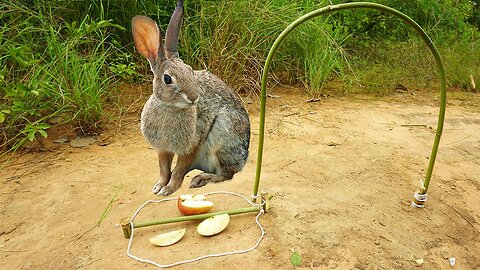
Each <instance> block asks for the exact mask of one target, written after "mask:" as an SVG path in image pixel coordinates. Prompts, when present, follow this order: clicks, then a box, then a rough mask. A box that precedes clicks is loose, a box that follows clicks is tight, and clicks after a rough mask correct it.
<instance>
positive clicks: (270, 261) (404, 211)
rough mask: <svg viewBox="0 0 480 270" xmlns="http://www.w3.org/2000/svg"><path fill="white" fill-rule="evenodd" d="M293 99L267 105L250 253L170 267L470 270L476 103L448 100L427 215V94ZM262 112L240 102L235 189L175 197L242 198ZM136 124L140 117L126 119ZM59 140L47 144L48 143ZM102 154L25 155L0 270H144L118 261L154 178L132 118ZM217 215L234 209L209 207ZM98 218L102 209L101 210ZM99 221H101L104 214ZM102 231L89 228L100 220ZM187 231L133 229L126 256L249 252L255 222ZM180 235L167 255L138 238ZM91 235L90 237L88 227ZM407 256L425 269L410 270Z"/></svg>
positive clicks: (12, 189) (2, 213)
mask: <svg viewBox="0 0 480 270" xmlns="http://www.w3.org/2000/svg"><path fill="white" fill-rule="evenodd" d="M293 92H295V91H287V90H278V91H277V93H276V94H278V95H280V96H281V98H280V99H269V101H268V107H269V110H268V113H267V134H266V144H265V154H264V163H263V164H264V165H263V174H262V181H261V188H262V189H267V190H268V191H269V192H270V193H271V194H273V195H274V199H273V200H272V206H273V209H272V211H271V212H270V213H269V214H266V215H264V216H262V217H261V223H262V224H263V225H264V226H265V229H266V236H265V239H264V240H263V241H262V242H261V244H260V246H259V247H258V248H257V249H256V250H254V251H253V252H250V253H246V254H243V255H232V256H227V257H221V258H213V259H207V260H202V261H200V262H196V263H192V264H187V265H184V266H179V267H176V268H177V269H292V268H293V266H292V265H291V264H290V262H289V256H290V253H291V249H292V248H294V249H295V250H297V251H298V252H299V253H300V254H301V255H302V256H303V264H302V266H301V268H304V269H309V268H315V269H413V268H417V269H451V267H450V265H449V263H448V258H449V257H455V258H456V265H455V267H454V269H480V255H479V254H480V237H479V236H480V234H479V230H480V197H479V192H480V110H479V107H478V104H479V102H478V101H479V100H480V98H479V97H478V95H460V97H458V96H457V97H455V98H453V99H451V100H450V101H449V104H448V108H447V118H446V122H445V130H444V136H443V137H442V142H441V146H440V151H439V155H438V159H437V163H436V167H435V170H434V174H433V178H432V183H431V185H430V190H429V196H430V197H429V199H428V202H427V207H426V208H425V209H413V208H412V207H410V202H411V200H412V195H413V193H414V192H415V190H416V189H417V188H418V186H419V179H420V178H421V177H422V176H424V172H425V170H426V167H427V163H428V157H429V155H430V150H431V145H432V143H433V138H434V130H435V127H436V120H437V111H438V107H437V101H436V100H437V97H435V96H434V95H433V94H428V95H422V96H412V95H411V94H408V93H405V94H398V95H396V96H391V97H388V98H371V97H349V98H327V99H323V100H321V101H320V102H314V103H306V102H305V100H306V98H305V97H304V96H303V95H299V94H298V93H293ZM257 106H258V104H256V103H253V104H249V110H250V113H251V119H252V143H251V154H250V157H249V161H248V163H247V165H246V167H245V169H244V170H243V171H242V172H241V173H238V174H237V175H236V176H235V177H234V179H233V180H232V181H227V182H224V183H220V184H209V185H207V186H205V187H203V188H201V189H199V190H190V189H189V188H188V184H189V182H190V180H191V178H192V175H195V173H197V172H192V173H190V174H189V175H188V177H187V178H186V180H185V183H184V185H183V187H182V188H181V190H180V191H179V192H178V193H176V194H174V196H176V195H178V194H184V193H192V192H196V193H206V192H210V191H218V190H227V191H235V192H238V193H241V194H244V195H246V196H250V195H251V193H252V186H253V179H254V175H255V164H256V160H255V159H256V152H257V151H256V149H257V140H258V132H257V127H258V109H256V108H257ZM136 119H138V118H136ZM52 139H56V138H52ZM112 140H113V141H112V143H109V144H108V143H107V145H106V146H99V145H91V146H88V147H84V148H72V147H70V146H69V145H68V144H65V145H63V146H52V147H48V151H46V152H37V153H30V154H22V155H18V156H16V157H14V159H13V161H12V162H11V163H10V164H9V165H8V166H7V167H6V168H3V169H2V171H1V172H0V205H1V210H0V217H1V218H0V269H154V267H153V266H150V265H146V264H143V263H139V262H136V261H135V260H133V259H130V258H128V257H127V256H126V254H125V252H126V248H127V240H126V239H124V237H123V234H122V231H121V229H120V228H119V227H118V226H117V225H118V223H119V221H120V219H121V218H124V217H129V216H131V215H132V214H133V213H134V211H135V210H136V209H137V208H138V207H139V206H140V205H141V204H142V203H143V202H144V201H146V200H149V199H155V198H157V197H156V196H154V195H153V194H152V193H151V192H150V189H151V186H152V185H153V183H154V179H155V178H156V175H157V173H158V171H157V160H156V155H155V153H154V151H153V150H151V149H150V148H148V146H147V144H146V143H145V141H144V140H143V138H142V137H141V135H140V132H139V130H138V120H135V121H133V122H130V123H129V124H128V125H124V126H123V130H122V132H118V133H117V134H116V135H115V136H114V137H113V139H112ZM211 200H212V201H214V202H215V203H216V205H215V208H216V210H220V209H227V208H236V207H240V206H244V205H245V203H244V202H242V201H241V200H238V199H235V198H233V197H230V196H225V195H218V196H213V197H211ZM106 210H108V211H106ZM104 213H106V216H105V217H104V219H101V217H102V215H103V214H104ZM173 215H177V211H176V209H175V204H174V203H164V204H160V205H154V206H151V207H149V208H148V209H146V211H144V212H142V213H141V215H140V216H139V217H138V220H144V219H151V218H155V217H157V218H158V217H164V216H173ZM99 221H101V223H100V224H99V225H98V226H95V225H96V224H97V222H99ZM196 224H197V223H196V222H190V223H183V224H175V225H165V226H157V227H150V228H144V229H139V230H138V234H137V236H138V238H136V239H135V241H134V245H133V252H134V253H135V254H137V255H142V256H144V257H146V258H149V259H154V260H156V261H157V262H159V263H165V264H166V263H172V262H175V261H177V260H182V259H189V258H192V257H196V256H200V255H203V254H208V253H212V252H222V251H230V250H235V249H244V248H247V247H250V246H252V245H253V244H254V242H255V241H256V239H257V237H258V235H259V230H258V228H257V227H256V225H255V223H254V215H253V214H246V215H242V216H234V217H232V220H231V224H230V225H229V227H228V228H227V230H226V231H225V232H224V233H222V234H220V235H218V236H215V237H213V238H203V237H199V236H198V235H196V234H195V225H196ZM182 226H183V227H187V234H186V236H185V238H184V239H182V241H180V242H179V243H177V244H176V245H174V246H171V247H169V248H158V247H153V246H152V245H150V243H149V242H148V241H147V239H148V238H149V237H151V236H153V235H155V234H157V233H160V232H162V231H164V230H169V229H172V228H178V227H182ZM89 228H92V229H91V230H89ZM415 259H423V260H424V262H423V264H422V265H421V266H416V263H415V262H414V260H415Z"/></svg>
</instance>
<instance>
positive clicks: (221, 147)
mask: <svg viewBox="0 0 480 270" xmlns="http://www.w3.org/2000/svg"><path fill="white" fill-rule="evenodd" d="M182 17H183V1H182V0H179V1H178V2H177V7H176V9H175V11H174V13H173V15H172V17H171V19H170V23H169V25H168V28H167V32H166V36H165V44H164V43H163V42H162V39H161V37H160V32H159V29H158V26H157V24H156V23H155V22H154V21H153V20H151V19H150V18H148V17H145V16H135V17H134V18H133V19H132V32H133V38H134V40H135V46H136V48H137V50H138V51H139V52H140V53H141V54H142V55H143V56H145V57H146V58H147V59H148V61H149V62H150V67H151V69H152V72H153V74H154V79H153V93H152V95H151V96H150V98H149V99H148V101H147V102H146V103H145V106H144V107H143V111H142V116H141V130H142V133H143V136H144V137H145V138H146V140H147V141H148V142H149V143H150V144H151V145H152V146H153V147H154V148H155V149H156V150H157V153H158V160H159V166H160V177H159V178H158V181H157V182H156V183H155V185H154V186H153V189H152V191H153V193H155V194H157V195H169V194H172V193H173V192H175V191H177V190H178V189H179V188H180V186H181V185H182V182H183V178H184V177H185V175H186V174H187V173H188V172H189V171H190V170H193V169H199V170H202V171H203V173H200V174H199V175H197V176H195V177H194V178H193V179H192V182H191V184H190V187H192V188H197V187H201V186H204V185H205V184H207V183H208V182H221V181H225V180H229V179H232V177H233V175H234V174H235V173H237V172H238V171H240V170H241V169H242V168H243V166H244V165H245V162H246V160H247V157H248V146H249V143H250V122H249V119H248V114H247V111H246V110H245V108H244V107H243V104H242V101H241V100H240V98H239V96H238V95H237V94H236V93H235V92H234V91H233V90H232V89H231V88H230V87H229V86H228V85H227V84H225V83H224V82H223V81H222V80H221V79H219V78H218V77H217V76H215V75H213V74H211V73H210V72H208V71H206V70H200V71H196V70H195V71H194V70H193V69H192V68H191V67H190V66H189V65H186V64H185V63H183V61H182V60H180V58H179V57H178V52H177V44H178V34H179V32H180V27H181V24H182ZM174 155H177V156H178V157H177V164H176V166H175V168H174V169H173V171H172V170H171V167H172V160H173V157H174Z"/></svg>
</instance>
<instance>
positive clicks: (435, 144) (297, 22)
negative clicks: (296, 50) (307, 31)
mask: <svg viewBox="0 0 480 270" xmlns="http://www.w3.org/2000/svg"><path fill="white" fill-rule="evenodd" d="M360 8H366V9H375V10H378V11H383V12H387V13H390V14H392V15H394V16H396V17H398V18H400V19H401V20H402V21H403V22H405V23H406V24H408V25H410V26H411V27H413V28H414V29H415V31H416V32H417V34H419V35H420V36H421V38H422V39H423V41H424V42H425V43H426V45H427V46H428V48H429V49H430V51H431V52H432V54H433V57H434V58H435V61H436V64H437V67H438V75H439V77H440V83H441V94H440V111H439V114H438V123H437V131H436V135H435V140H434V142H433V147H432V152H431V155H430V160H429V164H428V169H427V174H426V176H425V181H424V183H423V187H422V189H421V190H420V194H426V193H427V190H428V185H429V184H430V179H431V177H432V171H433V166H434V165H435V159H436V157H437V151H438V146H439V144H440V137H441V136H442V131H443V123H444V119H445V105H446V92H447V91H446V88H447V87H446V79H445V70H444V67H443V63H442V59H441V57H440V54H439V53H438V50H437V48H436V47H435V45H434V44H433V42H432V40H431V39H430V37H429V36H428V35H427V33H425V31H424V30H423V29H422V27H420V26H419V25H418V24H417V23H416V22H415V21H414V20H412V19H411V18H410V17H408V16H407V15H405V14H403V13H401V12H400V11H397V10H395V9H393V8H390V7H387V6H384V5H381V4H376V3H368V2H355V3H346V4H339V5H330V6H326V7H324V8H320V9H317V10H315V11H312V12H310V13H308V14H305V15H303V16H301V17H300V18H298V19H297V20H295V21H294V22H292V23H291V24H290V25H288V26H287V28H285V30H283V32H282V33H281V34H280V35H279V36H278V37H277V39H276V40H275V42H274V43H273V45H272V47H271V48H270V51H269V53H268V56H267V60H266V62H265V66H264V68H263V73H262V85H261V95H260V126H259V136H258V153H257V168H256V176H255V184H254V187H253V197H254V198H256V197H257V194H258V189H259V185H260V175H261V171H262V158H263V143H264V137H265V107H266V100H267V94H266V93H267V90H266V89H267V79H268V72H269V70H270V65H271V63H272V59H273V56H274V54H275V52H276V51H277V48H278V46H279V45H280V44H281V43H282V41H283V40H284V39H285V37H286V36H287V35H288V34H289V33H290V32H291V31H292V30H294V29H295V28H297V27H298V26H299V25H301V24H302V23H304V22H306V21H308V20H310V19H313V18H315V17H318V16H320V15H324V14H328V13H332V12H335V11H339V10H347V9H360Z"/></svg>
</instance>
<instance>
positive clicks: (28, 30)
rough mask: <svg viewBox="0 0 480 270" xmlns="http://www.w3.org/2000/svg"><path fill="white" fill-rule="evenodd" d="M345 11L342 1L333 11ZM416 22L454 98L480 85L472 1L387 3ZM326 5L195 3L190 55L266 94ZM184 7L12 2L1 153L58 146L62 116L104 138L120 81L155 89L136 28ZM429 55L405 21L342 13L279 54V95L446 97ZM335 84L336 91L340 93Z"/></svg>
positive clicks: (4, 12)
mask: <svg viewBox="0 0 480 270" xmlns="http://www.w3.org/2000/svg"><path fill="white" fill-rule="evenodd" d="M332 2H333V3H334V4H336V3H340V2H341V1H340V0H334V1H332ZM376 2H380V3H384V4H388V5H390V6H392V7H394V8H397V9H399V10H400V11H402V12H404V13H406V14H407V15H410V16H411V17H412V18H413V19H415V20H416V21H417V22H418V23H419V24H420V25H422V26H423V27H424V28H425V29H426V30H427V32H428V33H429V34H430V35H431V36H432V38H433V41H434V43H435V44H436V45H437V47H438V48H439V49H440V52H441V53H442V56H443V59H444V62H445V67H446V72H447V80H448V85H449V87H453V88H459V89H463V90H466V91H470V90H472V84H471V83H470V81H471V79H470V77H473V78H474V81H475V82H476V85H477V88H478V85H479V84H480V70H479V69H480V65H478V59H480V45H479V44H480V35H479V31H478V28H479V27H480V17H479V16H478V14H479V13H480V6H478V5H474V4H473V2H471V1H467V0H458V1H446V2H445V1H439V0H421V1H401V0H392V1H386V0H378V1H376ZM328 3H330V1H326V0H299V1H287V0H262V1H247V0H238V1H233V0H226V1H213V0H200V1H185V10H186V12H185V18H184V25H183V28H182V31H181V35H180V44H179V49H180V56H181V58H182V59H183V60H184V61H185V62H186V63H188V64H190V65H192V66H193V67H194V68H196V69H204V68H207V69H209V70H211V71H212V72H213V73H215V74H217V75H218V76H220V77H221V78H222V79H224V80H225V81H226V82H227V83H228V84H229V85H231V86H232V87H233V88H234V89H235V90H236V91H238V92H242V93H247V94H252V93H253V94H254V93H258V90H259V88H260V74H261V72H262V67H263V65H264V61H265V58H266V56H267V53H268V51H269V49H270V46H271V45H272V44H273V42H274V40H275V38H276V37H277V36H278V35H279V34H280V32H281V31H282V30H283V29H284V28H285V27H286V26H287V25H288V24H289V23H290V22H292V21H293V20H295V19H297V18H298V17H299V16H301V15H304V14H305V13H307V12H309V11H313V10H315V9H317V8H320V7H323V6H325V5H327V4H328ZM174 7H175V0H156V1H154V0H144V1H109V0H99V1H53V0H48V1H40V0H34V1H26V0H25V1H13V0H7V1H3V2H2V3H0V25H1V28H0V149H2V150H4V149H7V150H8V149H10V150H15V149H18V148H19V147H20V146H21V145H22V144H23V143H25V142H26V141H29V140H34V139H35V138H37V137H38V136H47V135H48V131H49V130H50V126H49V124H48V120H49V119H50V118H51V117H53V116H61V117H63V119H64V122H67V123H69V124H71V125H72V127H73V128H76V129H77V130H79V131H80V132H84V133H88V132H95V131H97V130H98V129H99V128H101V127H102V125H103V123H104V121H105V119H106V118H107V117H108V115H106V112H105V107H106V106H109V107H112V106H115V103H116V102H117V101H116V100H117V96H116V93H115V87H114V85H115V83H116V82H117V81H119V80H125V81H130V82H132V81H133V82H135V81H139V80H142V81H144V82H146V83H148V82H149V80H150V79H151V74H150V70H149V68H148V64H147V62H146V60H144V59H143V58H142V57H141V56H140V55H139V54H138V53H136V52H135V50H134V46H133V43H132V37H131V34H130V31H131V29H130V21H131V18H132V17H133V16H135V15H137V14H143V15H147V16H150V17H152V18H153V19H154V20H156V21H157V22H159V24H160V28H161V29H162V33H165V29H166V26H167V24H168V21H169V17H170V15H171V13H172V11H173V9H174ZM435 72H436V71H435V67H434V62H433V59H432V57H431V56H430V54H429V52H428V51H427V49H426V47H425V45H424V44H423V42H422V41H420V40H419V39H418V38H417V37H416V35H415V33H413V31H412V30H411V29H410V28H408V27H406V26H404V25H403V24H402V23H401V22H400V21H399V20H397V19H395V18H392V17H391V16H388V15H386V14H383V13H379V12H375V11H366V10H356V11H346V12H339V13H335V14H333V15H331V16H328V17H321V18H316V19H315V20H313V21H309V22H308V23H306V24H304V25H301V26H300V27H299V28H298V29H296V30H295V31H294V32H293V33H292V35H290V36H289V37H287V39H286V40H285V41H284V43H282V45H281V47H280V48H279V49H278V51H277V53H276V56H275V59H274V62H273V67H272V72H271V73H270V76H271V80H270V83H271V85H273V84H276V83H288V84H302V85H304V86H305V89H306V91H307V93H308V95H310V96H319V95H322V94H323V93H325V90H326V89H329V94H331V93H332V91H330V90H331V89H333V92H334V94H335V93H338V94H348V93H355V92H364V93H371V94H375V95H385V94H389V93H391V92H392V91H395V88H397V87H398V86H399V85H402V86H405V87H406V88H407V89H409V90H415V91H418V90H422V89H431V88H434V87H436V86H437V83H438V80H437V79H436V74H435ZM332 85H333V86H332Z"/></svg>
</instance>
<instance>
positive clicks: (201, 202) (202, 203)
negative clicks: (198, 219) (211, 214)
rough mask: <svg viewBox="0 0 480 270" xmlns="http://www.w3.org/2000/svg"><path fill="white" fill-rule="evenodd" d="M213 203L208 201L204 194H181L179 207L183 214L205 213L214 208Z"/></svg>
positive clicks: (178, 202)
mask: <svg viewBox="0 0 480 270" xmlns="http://www.w3.org/2000/svg"><path fill="white" fill-rule="evenodd" d="M212 207H213V203H212V202H211V201H207V200H206V199H205V196H203V195H191V194H188V195H180V197H178V201H177V208H178V211H180V213H182V214H183V215H199V214H204V213H207V212H208V211H210V209H212Z"/></svg>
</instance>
